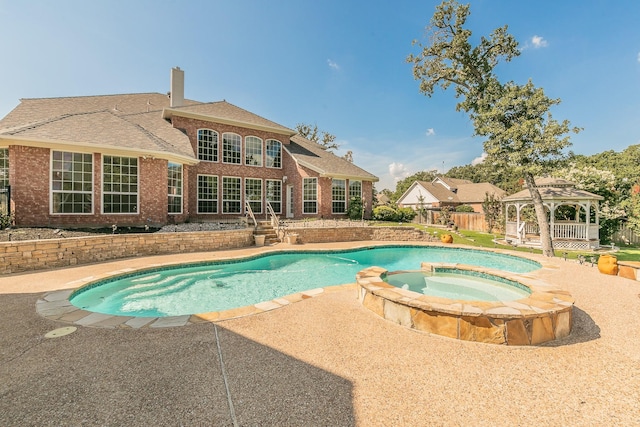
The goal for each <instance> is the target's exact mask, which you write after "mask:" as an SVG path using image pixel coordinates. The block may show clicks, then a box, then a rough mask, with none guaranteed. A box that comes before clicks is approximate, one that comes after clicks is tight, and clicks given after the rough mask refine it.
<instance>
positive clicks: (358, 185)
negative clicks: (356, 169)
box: [349, 181, 364, 204]
mask: <svg viewBox="0 0 640 427" xmlns="http://www.w3.org/2000/svg"><path fill="white" fill-rule="evenodd" d="M354 197H356V198H358V199H360V200H362V181H349V202H351V199H353V198H354ZM363 204H364V201H363Z"/></svg>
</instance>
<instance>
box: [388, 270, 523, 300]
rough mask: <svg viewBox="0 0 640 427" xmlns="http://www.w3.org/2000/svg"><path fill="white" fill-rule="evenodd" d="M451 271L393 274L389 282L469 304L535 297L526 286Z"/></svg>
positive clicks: (493, 277)
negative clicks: (472, 302) (471, 302)
mask: <svg viewBox="0 0 640 427" xmlns="http://www.w3.org/2000/svg"><path fill="white" fill-rule="evenodd" d="M449 271H450V272H446V273H440V272H435V273H432V272H426V271H416V272H406V273H397V274H389V275H388V276H387V277H386V279H385V281H386V282H387V283H389V284H390V285H393V286H397V287H399V288H403V289H408V290H410V291H414V292H418V293H421V294H424V295H429V296H435V297H442V298H449V299H456V300H465V301H515V300H519V299H522V298H526V297H528V296H529V295H530V294H531V291H530V290H529V289H528V288H526V287H525V286H523V285H519V284H518V283H516V282H512V281H509V280H506V279H502V278H498V277H495V276H489V275H486V274H477V275H476V274H473V272H469V271H465V272H464V274H461V273H456V272H451V270H449Z"/></svg>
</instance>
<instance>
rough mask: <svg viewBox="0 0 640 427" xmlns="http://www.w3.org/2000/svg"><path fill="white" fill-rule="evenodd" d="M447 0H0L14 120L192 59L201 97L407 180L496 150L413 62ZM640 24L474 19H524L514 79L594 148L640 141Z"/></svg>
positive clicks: (2, 79)
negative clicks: (540, 94) (316, 134)
mask: <svg viewBox="0 0 640 427" xmlns="http://www.w3.org/2000/svg"><path fill="white" fill-rule="evenodd" d="M439 3H440V2H439V1H431V0H421V1H417V0H396V1H391V0H389V1H384V0H381V1H377V2H371V1H361V0H353V1H349V0H322V1H311V0H309V1H306V0H270V1H266V0H234V1H221V0H212V1H195V0H194V1H177V0H163V1H160V0H156V1H134V0H116V1H114V0H111V1H101V0H95V1H86V0H81V1H70V0H59V1H55V2H54V1H19V2H17V1H10V0H0V47H1V50H0V51H1V52H2V59H3V61H2V65H1V66H0V93H1V96H0V116H4V115H5V114H7V113H8V112H9V111H10V110H11V109H13V108H14V107H15V106H17V105H18V103H19V99H20V98H46V97H60V96H80V95H102V94H114V93H139V92H162V93H164V92H167V91H168V89H169V72H170V69H171V67H174V66H179V67H180V68H182V69H183V70H185V96H186V97H187V98H191V99H195V100H198V101H204V102H209V101H218V100H222V99H225V100H227V101H228V102H230V103H232V104H235V105H237V106H239V107H242V108H244V109H247V110H249V111H251V112H253V113H256V114H258V115H261V116H263V117H265V118H268V119H270V120H273V121H275V122H277V123H279V124H282V125H284V126H287V127H290V128H294V127H295V126H296V124H297V123H309V124H316V125H317V126H318V127H319V128H320V129H322V130H325V131H328V132H330V133H332V134H334V135H336V137H337V142H338V143H339V144H341V147H340V150H338V152H337V154H340V155H342V154H344V153H345V152H346V151H347V150H351V151H353V157H354V161H355V163H356V164H358V165H359V166H361V167H363V168H365V169H367V170H368V171H369V172H371V173H374V174H376V175H377V176H379V177H380V182H379V183H378V184H376V188H377V189H378V190H382V189H383V188H390V189H394V188H395V181H396V180H397V179H402V178H404V177H406V176H408V175H410V174H413V173H415V172H418V171H422V170H433V169H437V170H438V171H446V170H448V169H450V168H451V167H453V166H460V165H465V164H469V163H471V162H472V161H474V159H477V158H479V157H480V156H481V155H482V140H481V139H479V138H473V137H472V134H473V128H472V127H471V125H470V123H469V121H468V118H467V116H466V115H464V114H463V113H459V112H456V111H455V105H456V99H455V97H454V93H453V92H452V91H447V92H442V91H438V92H437V93H436V94H435V96H433V97H432V98H428V97H426V96H424V95H422V94H420V93H419V92H418V83H417V82H416V81H415V80H414V79H413V76H412V72H411V66H410V64H407V63H406V62H405V59H406V57H407V55H408V54H410V53H417V52H418V50H417V49H418V48H417V47H416V46H412V44H411V42H412V40H414V39H418V40H423V41H425V40H424V38H423V37H424V34H425V27H426V26H427V25H428V23H429V20H430V18H431V16H432V14H433V11H434V8H435V6H436V5H437V4H439ZM639 18H640V2H637V1H632V0H627V1H622V0H618V1H616V0H612V1H607V0H600V1H596V0H563V1H557V0H539V1H512V0H475V1H473V0H472V1H471V17H470V19H469V21H468V27H469V28H470V29H471V30H472V31H473V33H474V36H480V35H488V34H489V33H490V31H491V30H493V29H494V28H496V27H499V26H502V25H504V24H507V25H509V31H510V33H511V34H513V35H514V36H515V37H516V39H517V40H518V41H519V43H520V46H521V48H522V55H521V56H520V57H518V58H516V59H515V60H514V61H512V62H511V63H508V64H506V65H504V66H501V67H500V68H499V71H500V75H501V77H502V78H503V80H514V81H516V82H519V83H524V82H526V81H527V79H529V78H531V79H532V80H533V82H534V84H536V85H537V86H541V87H543V88H544V89H545V92H546V93H547V95H548V96H550V97H553V98H561V99H562V104H560V105H559V106H557V107H555V108H554V109H553V110H552V113H553V115H554V117H555V118H557V119H568V120H570V121H571V124H572V125H574V126H578V127H581V128H584V130H583V131H582V132H581V133H580V134H578V135H574V136H572V142H573V146H572V150H573V151H574V152H576V153H579V154H594V153H598V152H602V151H605V150H616V151H620V150H623V149H624V148H626V147H628V146H629V145H632V144H638V143H640V96H639V95H640V25H639V22H638V21H639ZM425 42H426V41H425Z"/></svg>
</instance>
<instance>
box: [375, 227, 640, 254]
mask: <svg viewBox="0 0 640 427" xmlns="http://www.w3.org/2000/svg"><path fill="white" fill-rule="evenodd" d="M373 225H375V226H378V227H385V226H386V227H393V226H396V227H397V226H398V225H401V226H410V227H415V228H418V229H420V230H424V231H426V232H428V233H430V234H432V235H434V236H439V235H440V234H451V235H452V236H453V243H458V244H462V245H469V246H477V247H482V248H499V249H506V250H511V251H515V252H528V253H537V254H540V253H542V251H541V250H539V249H532V248H524V247H514V246H511V245H499V244H497V243H494V242H493V240H494V239H496V238H502V237H503V236H502V235H500V234H489V233H481V232H479V231H470V230H459V231H458V233H457V234H456V233H454V232H452V231H451V230H447V229H446V228H441V227H428V226H426V225H422V224H399V223H396V222H377V223H374V224H373ZM565 253H566V256H567V259H577V258H578V256H580V255H584V256H586V257H587V259H589V257H590V256H594V255H595V256H598V253H595V254H594V253H593V252H587V251H564V250H561V249H556V250H555V254H556V256H557V257H564V256H565ZM600 253H603V252H600ZM614 255H615V256H616V257H617V258H618V260H619V261H640V247H638V246H625V247H622V248H620V249H618V250H617V251H616V252H615V253H614Z"/></svg>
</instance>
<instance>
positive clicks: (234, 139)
mask: <svg viewBox="0 0 640 427" xmlns="http://www.w3.org/2000/svg"><path fill="white" fill-rule="evenodd" d="M241 150H242V142H241V138H240V135H238V134H235V133H223V134H222V162H223V163H235V164H238V165H239V164H242V162H241V157H240V151H241Z"/></svg>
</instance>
